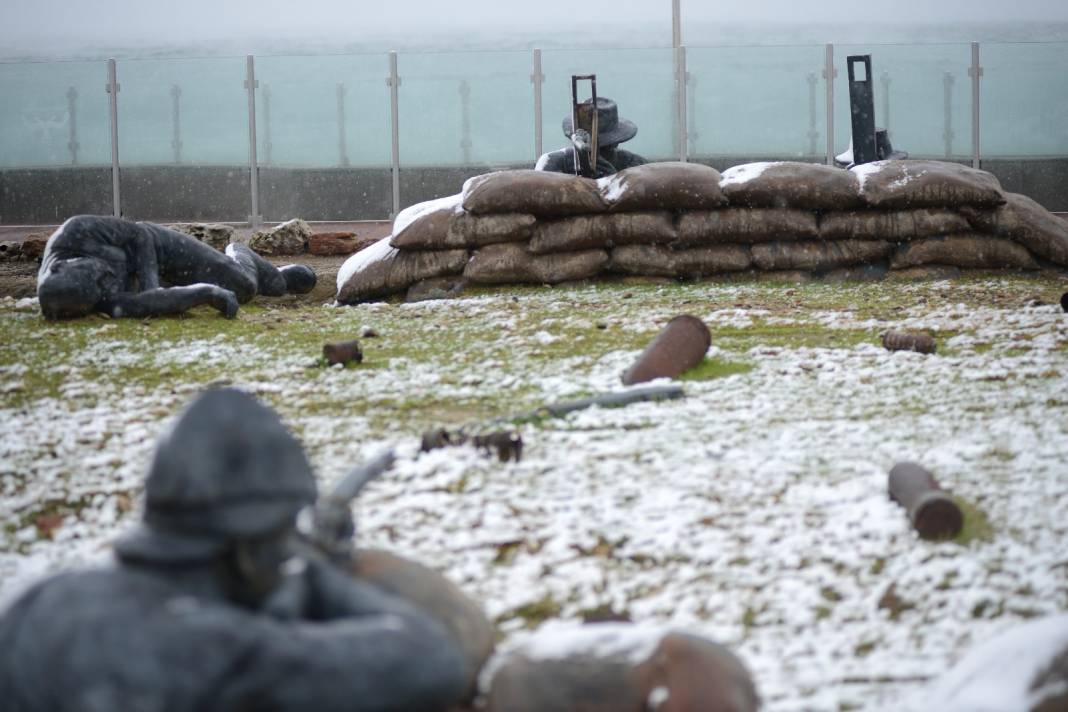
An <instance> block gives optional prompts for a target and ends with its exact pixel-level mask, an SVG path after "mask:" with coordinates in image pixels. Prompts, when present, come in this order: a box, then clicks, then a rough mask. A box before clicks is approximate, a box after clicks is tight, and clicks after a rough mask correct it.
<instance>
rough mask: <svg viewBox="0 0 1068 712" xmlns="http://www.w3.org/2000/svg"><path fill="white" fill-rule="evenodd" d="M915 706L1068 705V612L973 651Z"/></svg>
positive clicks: (1018, 710)
mask: <svg viewBox="0 0 1068 712" xmlns="http://www.w3.org/2000/svg"><path fill="white" fill-rule="evenodd" d="M921 698H922V699H921V700H919V703H918V704H917V705H916V706H915V707H912V708H910V709H916V710H938V712H1010V711H1011V712H1055V711H1056V710H1066V709H1068V615H1065V614H1061V615H1057V616H1050V617H1046V618H1038V619H1036V620H1032V621H1028V622H1026V623H1024V624H1022V625H1017V626H1015V627H1013V628H1010V629H1009V630H1007V631H1005V632H1004V633H1002V634H1000V635H997V636H995V637H993V638H991V639H990V640H987V641H985V642H983V643H980V644H979V645H978V646H976V647H974V648H973V649H972V650H970V651H969V652H968V654H967V655H965V656H964V657H963V658H961V660H960V661H959V662H958V663H957V664H956V665H954V666H953V668H952V669H951V670H950V671H949V672H948V673H946V674H945V675H943V676H942V677H941V678H939V679H938V680H937V681H936V682H935V683H934V684H933V685H932V686H931V689H930V690H929V691H927V692H925V693H923V694H922V695H921Z"/></svg>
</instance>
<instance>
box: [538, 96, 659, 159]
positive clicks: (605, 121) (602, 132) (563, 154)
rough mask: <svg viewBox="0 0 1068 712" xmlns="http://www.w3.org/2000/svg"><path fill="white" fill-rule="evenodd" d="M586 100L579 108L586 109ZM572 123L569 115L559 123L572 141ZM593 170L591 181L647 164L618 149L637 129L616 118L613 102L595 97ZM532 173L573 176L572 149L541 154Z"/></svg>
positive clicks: (572, 147)
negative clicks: (595, 144)
mask: <svg viewBox="0 0 1068 712" xmlns="http://www.w3.org/2000/svg"><path fill="white" fill-rule="evenodd" d="M590 101H591V100H587V101H585V102H583V103H582V104H580V105H579V106H580V107H582V106H586V107H587V108H588V107H589V106H590V104H589V102H590ZM573 123H574V121H573V119H572V117H571V116H570V115H568V116H565V117H564V120H563V129H564V136H566V137H567V138H568V139H571V138H572V134H573V133H574V131H573V126H572V124H573ZM597 125H598V128H597V167H596V169H595V177H597V178H601V177H603V176H606V175H611V174H613V173H616V172H618V171H621V170H623V169H624V168H631V167H632V166H640V165H643V164H645V163H647V161H646V160H645V159H644V158H642V157H641V156H639V155H638V154H636V153H631V152H630V151H625V150H623V149H622V148H619V144H621V143H623V142H624V141H629V140H631V139H632V138H634V137H635V136H636V135H637V134H638V126H637V125H636V124H635V123H634V122H633V121H628V120H627V119H621V118H619V108H618V107H617V106H616V102H614V101H612V100H611V99H609V98H608V97H604V96H599V97H597ZM534 170H538V171H554V172H556V173H574V172H575V147H574V146H569V147H568V148H561V149H559V150H557V151H550V152H549V153H545V154H543V155H542V156H541V157H540V158H539V159H538V162H537V164H535V166H534Z"/></svg>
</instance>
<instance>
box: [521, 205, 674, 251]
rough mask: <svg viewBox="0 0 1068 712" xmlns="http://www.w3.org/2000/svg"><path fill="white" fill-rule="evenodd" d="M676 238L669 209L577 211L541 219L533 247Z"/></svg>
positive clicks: (583, 246)
mask: <svg viewBox="0 0 1068 712" xmlns="http://www.w3.org/2000/svg"><path fill="white" fill-rule="evenodd" d="M674 239H675V225H674V221H673V220H672V216H671V213H668V212H644V213H616V214H612V215H576V216H573V217H569V218H558V219H556V220H539V221H538V224H537V225H536V226H535V227H534V237H533V238H531V240H530V251H531V252H533V253H535V254H540V253H544V252H567V251H569V250H588V249H592V248H595V247H611V246H612V245H633V244H645V245H650V244H658V243H663V242H671V241H672V240H674Z"/></svg>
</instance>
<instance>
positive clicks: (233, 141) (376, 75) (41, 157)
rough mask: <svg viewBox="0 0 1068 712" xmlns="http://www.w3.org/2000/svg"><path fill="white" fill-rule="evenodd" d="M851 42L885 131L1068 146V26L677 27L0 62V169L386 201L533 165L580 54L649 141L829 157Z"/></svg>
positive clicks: (1017, 146)
mask: <svg viewBox="0 0 1068 712" xmlns="http://www.w3.org/2000/svg"><path fill="white" fill-rule="evenodd" d="M861 53H863V54H871V55H872V58H873V65H874V73H875V76H874V79H876V82H875V95H876V117H877V123H878V124H879V125H880V126H882V127H885V128H887V129H888V130H889V131H890V136H891V140H892V141H893V143H894V146H895V148H902V149H904V150H907V151H909V153H910V154H911V155H913V156H924V157H938V158H945V159H950V160H957V161H962V162H970V163H971V164H972V165H975V166H978V165H980V163H981V161H982V160H984V159H991V158H1000V157H1014V158H1024V159H1028V158H1049V157H1068V121H1066V118H1065V117H1068V43H1064V42H1060V43H1057V42H1054V43H1015V44H1014V43H986V44H983V45H982V46H981V47H980V45H979V44H977V43H972V44H970V45H969V44H966V43H960V44H937V45H932V44H924V45H920V44H915V45H866V46H863V47H858V46H846V45H830V44H828V45H826V46H789V47H786V46H772V47H767V46H754V47H684V46H678V47H672V48H654V49H612V50H604V49H599V50H539V49H534V50H532V51H494V52H451V53H442V52H436V53H404V54H398V53H396V52H390V53H388V55H382V54H360V55H328V56H289V57H282V56H268V57H253V56H247V57H222V58H199V59H130V60H123V61H121V62H116V61H115V60H108V61H106V62H104V61H101V62H48V63H7V64H0V96H2V97H3V101H0V172H2V171H9V170H12V169H25V168H44V167H52V168H58V167H61V166H66V167H104V168H107V167H108V166H110V169H111V175H110V178H111V180H110V183H111V186H110V193H111V201H110V202H111V204H112V210H113V212H114V213H115V214H117V215H118V214H121V213H122V212H123V207H124V204H125V201H124V192H127V191H130V190H135V189H136V190H142V189H144V187H145V186H143V185H136V186H135V185H131V184H129V183H128V181H126V180H125V179H124V178H123V176H122V171H123V170H124V169H131V168H146V167H152V166H171V167H179V166H181V167H209V166H214V167H230V168H232V169H233V170H236V171H239V172H240V173H241V175H232V176H229V177H228V180H232V181H236V182H239V183H240V184H241V185H242V186H243V187H242V188H241V189H242V190H245V191H246V193H247V195H248V202H247V204H248V209H247V211H241V212H236V211H234V210H231V211H230V212H231V215H232V219H238V220H244V219H247V220H248V221H249V222H252V223H257V222H258V221H260V220H261V214H262V211H261V210H260V202H261V200H263V199H264V191H267V192H268V193H269V192H270V191H271V190H273V189H272V188H271V186H269V185H261V180H260V176H261V173H262V171H263V170H264V169H266V168H280V167H288V168H313V169H315V168H322V169H338V170H348V171H359V170H367V169H379V170H378V171H377V172H374V171H372V172H371V173H369V174H368V177H367V179H366V180H368V181H372V183H373V182H375V181H381V180H387V181H388V186H379V185H377V184H375V185H372V186H371V188H365V189H369V190H375V191H377V190H379V189H382V188H384V189H385V190H387V191H388V193H389V211H390V212H392V213H396V212H397V211H398V210H399V209H400V208H401V207H403V206H404V205H405V204H406V203H407V202H408V201H406V200H405V196H404V195H403V194H402V181H401V180H400V174H401V170H402V168H403V169H415V168H419V169H429V168H447V167H463V168H468V169H471V170H472V171H474V172H481V171H484V170H492V169H494V168H501V167H510V166H516V165H532V164H533V162H534V161H535V160H536V158H537V156H538V155H539V153H541V152H542V151H543V150H551V149H552V148H555V147H558V146H560V145H563V141H564V137H563V134H562V132H561V133H557V132H558V131H560V129H558V128H557V127H558V126H559V125H560V123H559V122H560V120H561V118H562V117H563V116H565V115H566V114H567V113H568V112H569V102H570V83H569V81H568V77H569V75H571V74H577V73H596V74H597V75H598V88H599V90H600V91H601V93H602V94H604V95H607V96H611V97H612V98H614V99H615V100H616V101H617V102H618V104H619V107H620V113H621V114H622V115H623V116H625V117H627V118H629V119H631V120H633V121H635V122H636V123H637V124H638V126H639V127H640V132H639V135H638V136H637V137H636V138H635V139H634V140H633V141H632V143H630V144H628V146H627V147H628V148H631V149H632V150H634V151H636V152H638V153H641V154H643V155H645V156H647V157H648V158H651V159H676V160H702V161H709V160H714V159H717V158H728V157H736V158H738V159H739V160H745V159H751V158H760V157H769V158H781V159H795V160H812V161H826V162H831V161H832V160H833V156H834V155H835V154H836V153H837V152H840V151H842V150H844V149H845V148H846V145H847V143H848V140H849V128H848V127H849V105H848V93H847V91H845V87H846V85H845V81H844V76H839V71H838V69H839V68H844V66H845V58H846V56H847V55H850V54H861ZM842 74H844V72H843V73H842ZM94 175H99V173H97V174H94ZM191 180H192V178H191ZM172 189H173V188H172ZM42 198H44V196H42ZM352 217H353V218H359V217H384V216H383V215H374V216H360V215H353V216H352ZM2 220H3V215H2V214H0V221H2Z"/></svg>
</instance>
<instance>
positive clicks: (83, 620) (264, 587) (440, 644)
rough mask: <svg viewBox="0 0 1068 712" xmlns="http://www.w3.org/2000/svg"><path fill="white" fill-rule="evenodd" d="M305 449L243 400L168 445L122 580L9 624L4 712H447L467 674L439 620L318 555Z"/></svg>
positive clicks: (0, 623)
mask: <svg viewBox="0 0 1068 712" xmlns="http://www.w3.org/2000/svg"><path fill="white" fill-rule="evenodd" d="M314 499H315V481H314V479H313V477H312V472H311V468H310V466H309V464H308V461H307V459H306V458H305V455H304V451H303V449H302V448H301V446H300V444H299V443H298V442H297V440H296V439H295V438H294V437H293V436H292V435H291V434H290V433H289V431H288V430H286V428H285V426H284V425H283V424H282V422H281V421H280V420H279V418H278V416H277V415H276V414H275V413H274V412H273V411H271V410H269V409H268V408H266V407H264V406H263V405H260V404H259V403H258V402H257V401H256V400H255V399H254V398H252V397H251V396H249V395H247V394H245V393H243V392H241V391H237V390H233V389H226V390H214V391H208V392H207V393H205V394H204V395H202V396H200V397H199V398H198V399H197V400H196V401H195V402H194V403H193V404H192V405H191V406H190V407H189V408H188V409H187V410H186V411H185V413H184V414H183V415H182V416H181V417H180V418H179V419H178V421H177V423H176V424H175V425H174V428H173V430H171V431H170V433H169V434H167V435H165V436H164V437H162V438H161V440H160V441H159V444H158V447H157V449H156V454H155V459H154V460H153V463H152V466H151V469H150V470H149V473H148V480H147V482H146V485H145V511H144V519H143V522H142V523H141V524H140V526H139V528H138V529H136V530H134V531H133V532H131V533H130V534H127V535H126V536H125V537H122V538H120V539H119V540H118V541H117V542H116V544H115V552H116V554H117V555H118V561H117V564H116V565H115V566H113V567H112V568H108V569H100V570H90V571H80V572H68V573H63V574H60V575H58V576H55V577H53V578H50V579H48V580H45V581H44V582H42V583H39V584H37V585H36V586H34V587H33V588H31V589H30V590H29V591H27V592H26V593H24V594H23V595H22V596H21V597H20V598H18V599H17V600H16V601H15V602H14V604H13V605H12V606H11V607H10V608H9V609H8V610H7V611H6V613H4V614H3V615H2V616H0V649H2V650H3V651H4V654H3V656H2V657H0V700H2V703H0V707H2V708H3V709H4V710H5V711H6V712H45V711H46V710H50V711H55V712H64V711H74V710H78V711H80V712H105V711H107V712H114V711H115V710H142V711H151V712H157V711H159V712H163V711H164V710H169V711H172V712H179V711H180V712H187V711H188V712H194V711H199V710H220V711H221V710H274V711H275V712H282V711H286V710H320V711H327V710H350V711H354V712H370V711H372V710H373V711H375V712H385V711H386V710H422V711H427V712H432V711H440V710H445V709H449V708H450V707H451V706H453V705H455V703H456V702H457V701H459V700H460V698H461V697H462V695H463V692H464V687H465V684H466V679H467V676H468V674H469V672H470V671H469V670H467V667H468V665H467V663H466V662H465V659H464V657H463V654H462V653H461V650H460V648H459V647H458V645H457V643H456V641H455V640H454V638H453V637H452V636H450V635H449V634H448V633H447V632H446V630H445V629H444V628H443V627H442V626H441V625H440V624H439V623H438V622H436V621H435V620H433V619H431V618H429V617H428V616H426V615H424V614H423V613H421V612H419V611H417V610H416V609H415V608H413V607H411V606H410V605H409V604H407V603H406V602H404V601H403V600H401V599H400V598H396V597H394V596H391V595H387V594H385V593H384V592H383V591H382V590H380V589H378V588H376V587H374V586H372V585H371V584H368V583H365V582H362V581H360V580H358V579H354V578H352V577H350V576H348V575H346V574H344V573H342V572H341V571H340V570H338V569H336V568H335V567H334V566H333V565H332V564H330V563H328V562H327V561H326V560H325V559H323V558H319V557H316V556H312V555H310V554H309V553H308V551H307V550H306V549H305V550H303V553H302V554H300V555H296V554H295V553H294V552H295V551H296V550H297V549H296V548H295V547H294V546H293V542H294V540H293V539H292V537H291V535H292V533H293V530H294V522H295V518H296V514H297V511H298V510H299V509H301V508H302V507H304V506H305V505H307V504H309V503H311V502H312V501H313V500H314Z"/></svg>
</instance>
